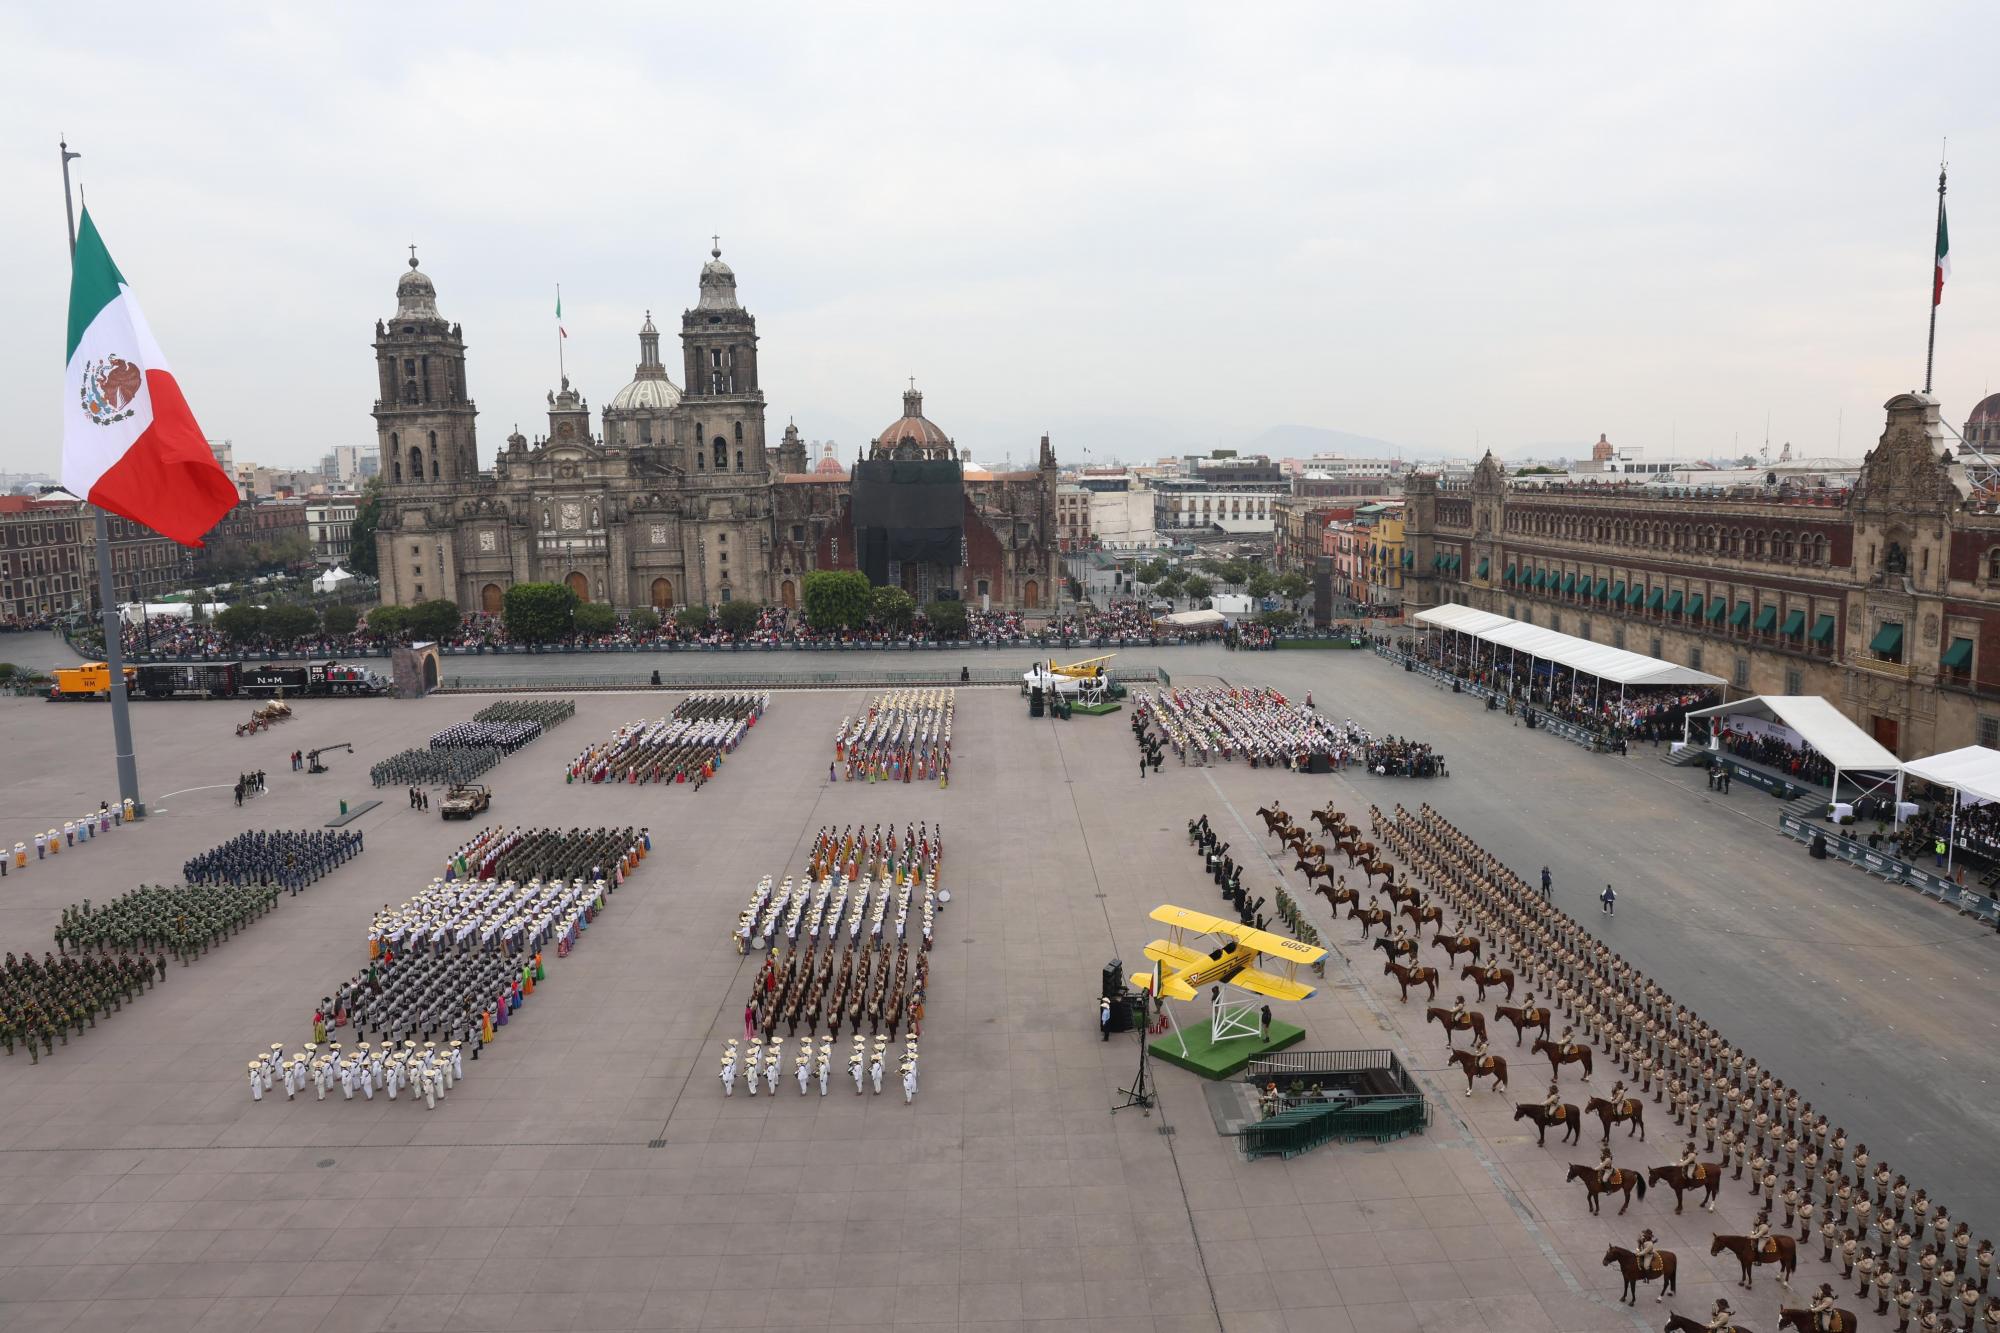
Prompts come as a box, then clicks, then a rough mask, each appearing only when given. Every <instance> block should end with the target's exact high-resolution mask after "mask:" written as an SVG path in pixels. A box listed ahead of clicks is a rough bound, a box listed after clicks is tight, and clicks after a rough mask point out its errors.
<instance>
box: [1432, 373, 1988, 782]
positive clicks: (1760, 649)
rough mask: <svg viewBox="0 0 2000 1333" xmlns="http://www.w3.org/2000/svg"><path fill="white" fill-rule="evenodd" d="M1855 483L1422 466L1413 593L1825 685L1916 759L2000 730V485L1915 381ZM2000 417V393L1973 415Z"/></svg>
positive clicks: (1821, 691) (1715, 668)
mask: <svg viewBox="0 0 2000 1333" xmlns="http://www.w3.org/2000/svg"><path fill="white" fill-rule="evenodd" d="M1887 411H1888V424H1887V426H1886V427H1885V428H1884V430H1883V432H1882V437H1881V439H1880V440H1879V441H1878V442H1877V443H1876V445H1875V447H1874V449H1873V450H1871V451H1870V452H1869V454H1868V455H1867V458H1866V459H1865V461H1864V462H1863V464H1862V466H1861V469H1860V473H1859V477H1858V479H1857V480H1856V482H1855V484H1854V485H1853V486H1852V488H1851V489H1850V488H1844V487H1841V488H1834V487H1810V486H1800V487H1792V486H1780V485H1768V486H1756V487H1738V488H1728V489H1723V488H1715V489H1707V490H1705V489H1704V488H1701V487H1698V486H1696V487H1682V488H1662V487H1659V486H1657V485H1653V486H1648V485H1643V484H1627V483H1611V484H1595V483H1587V482H1584V483H1579V482H1578V481H1577V480H1575V479H1574V478H1572V479H1571V480H1569V481H1567V482H1564V483H1561V484H1556V485H1548V486H1534V485H1527V484H1521V482H1520V481H1519V480H1518V479H1517V480H1516V481H1515V482H1513V483H1510V482H1509V480H1508V479H1507V478H1506V477H1505V475H1504V473H1503V472H1502V469H1501V467H1500V465H1499V463H1498V462H1497V461H1496V460H1495V459H1494V458H1493V456H1492V455H1491V454H1490V453H1489V454H1488V455H1487V456H1486V457H1485V458H1483V459H1482V460H1481V461H1480V463H1479V466H1478V467H1477V468H1476V469H1475V470H1474V472H1473V474H1472V477H1471V479H1470V481H1468V482H1464V483H1442V482H1440V481H1439V479H1438V478H1437V477H1435V476H1430V475H1418V476H1415V477H1413V478H1411V480H1410V481H1409V482H1408V484H1407V485H1406V488H1405V494H1406V497H1407V515H1406V516H1407V520H1408V522H1407V528H1406V550H1407V553H1408V554H1407V556H1406V557H1405V558H1406V561H1407V564H1408V570H1407V573H1406V576H1405V584H1404V595H1403V596H1404V601H1403V606H1404V609H1405V611H1417V610H1422V609H1424V608H1427V607H1431V606H1435V605H1437V604H1439V603H1441V602H1456V603H1459V604H1461V605H1466V606H1473V607H1477V608H1478V609H1480V610H1482V611H1490V612H1493V613H1496V614H1499V615H1505V616H1511V617H1514V618H1517V619H1520V620H1524V621H1531V622H1533V623H1534V624H1537V625H1543V626H1546V627H1549V628H1552V629H1556V630H1559V631H1562V632H1565V633H1569V634H1575V635H1579V636H1581V637H1583V638H1587V639H1592V640H1595V641H1597V642H1600V643H1609V644H1612V645H1614V646H1616V647H1620V648H1625V649H1627V650H1629V651H1633V652H1639V653H1645V654H1648V655H1651V656H1653V657H1660V658H1665V659H1667V660H1669V661H1673V662H1679V663H1685V664H1686V665H1688V666H1691V667H1694V668H1696V669H1697V670H1701V671H1706V672H1709V673H1710V674H1712V675H1717V676H1720V677H1722V678H1723V679H1724V680H1726V681H1728V682H1729V683H1730V685H1731V686H1732V687H1733V691H1732V693H1734V694H1738V695H1748V694H1817V695H1822V696H1824V697H1825V698H1826V699H1828V700H1830V701H1831V702H1832V703H1834V704H1835V705H1836V706H1837V707H1839V708H1840V709H1841V710H1842V711H1844V712H1845V713H1846V714H1847V715H1848V716H1849V717H1851V718H1853V719H1854V720H1855V721H1856V722H1857V723H1858V724H1859V725H1861V726H1862V727H1864V728H1866V729H1868V730H1869V731H1871V732H1872V733H1873V734H1874V736H1875V737H1876V739H1877V740H1879V741H1881V743H1882V744H1883V745H1884V746H1886V747H1888V748H1889V749H1891V750H1893V751H1895V752H1896V753H1897V754H1898V755H1901V756H1903V757H1905V758H1908V757H1911V756H1915V755H1924V754H1933V753H1937V752H1939V751H1944V750H1951V749H1955V748H1957V747H1960V746H1964V745H1971V744H1974V743H1977V744H1981V745H1986V746H2000V501H1996V495H1995V493H1994V491H1993V489H1992V487H1991V485H1990V481H1989V477H1988V472H1987V469H1986V468H1985V466H1984V461H1983V459H1981V458H1979V456H1978V455H1976V454H1974V453H1973V452H1972V450H1971V449H1970V448H1969V447H1968V448H1966V449H1963V450H1954V448H1953V447H1952V445H1951V442H1950V441H1949V440H1948V439H1947V438H1946V432H1945V430H1944V427H1943V424H1942V421H1941V419H1940V417H1939V413H1938V404H1937V401H1936V399H1934V398H1931V397H1929V396H1927V395H1924V394H1919V393H1907V394H1901V395H1898V396H1897V397H1895V398H1892V399H1890V400H1889V402H1888V404H1887ZM1996 424H2000V395H1996V396H1995V397H1993V398H1989V399H1987V400H1986V401H1985V402H1982V403H1981V404H1980V405H1979V407H1978V408H1977V409H1975V411H1974V412H1973V414H1972V418H1971V420H1970V421H1969V422H1968V423H1967V426H1966V431H1965V435H1964V439H1965V440H1966V441H1967V442H1968V446H1970V445H1971V444H1974V443H1980V442H1984V441H1985V440H1987V439H1988V438H1990V436H1991V435H1992V433H1993V431H1994V428H1995V426H1996Z"/></svg>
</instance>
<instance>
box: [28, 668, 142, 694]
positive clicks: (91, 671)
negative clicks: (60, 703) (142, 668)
mask: <svg viewBox="0 0 2000 1333" xmlns="http://www.w3.org/2000/svg"><path fill="white" fill-rule="evenodd" d="M55 677H56V683H55V684H53V685H51V686H49V698H50V699H51V700H65V699H108V698H110V697H111V668H110V667H109V666H107V665H105V664H104V663H103V662H85V663H84V664H83V665H82V666H79V667H58V668H56V672H55ZM138 678H139V671H138V668H137V667H126V668H125V688H126V690H127V691H128V692H129V691H130V690H131V688H132V683H133V682H134V681H136V680H137V679H138Z"/></svg>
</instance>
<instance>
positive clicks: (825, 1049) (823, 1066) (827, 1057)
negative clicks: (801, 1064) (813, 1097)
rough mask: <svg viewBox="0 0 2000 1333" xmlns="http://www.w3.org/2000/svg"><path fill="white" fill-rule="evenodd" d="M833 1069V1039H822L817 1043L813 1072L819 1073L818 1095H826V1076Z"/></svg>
mask: <svg viewBox="0 0 2000 1333" xmlns="http://www.w3.org/2000/svg"><path fill="white" fill-rule="evenodd" d="M832 1071H833V1039H832V1038H830V1037H829V1038H826V1039H823V1040H822V1041H821V1042H820V1044H819V1060H818V1062H817V1064H815V1066H814V1069H813V1072H814V1073H816V1074H818V1075H819V1095H820V1096H822V1097H824V1096H826V1078H827V1075H828V1074H829V1073H831V1072H832Z"/></svg>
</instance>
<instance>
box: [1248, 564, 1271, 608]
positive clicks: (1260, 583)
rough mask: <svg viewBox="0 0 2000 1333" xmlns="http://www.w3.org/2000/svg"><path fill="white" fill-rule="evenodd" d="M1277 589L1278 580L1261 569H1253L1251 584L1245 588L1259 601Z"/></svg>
mask: <svg viewBox="0 0 2000 1333" xmlns="http://www.w3.org/2000/svg"><path fill="white" fill-rule="evenodd" d="M1277 590H1278V581H1277V580H1276V579H1275V578H1273V577H1271V575H1269V574H1268V573H1266V572H1265V571H1263V570H1261V569H1258V570H1252V571H1251V573H1250V583H1249V586H1248V587H1247V588H1245V589H1244V591H1245V592H1247V593H1249V594H1250V595H1251V596H1252V597H1255V598H1256V599H1258V600H1259V601H1262V600H1263V599H1264V598H1266V597H1269V596H1270V595H1271V594H1272V593H1274V592H1276V591H1277Z"/></svg>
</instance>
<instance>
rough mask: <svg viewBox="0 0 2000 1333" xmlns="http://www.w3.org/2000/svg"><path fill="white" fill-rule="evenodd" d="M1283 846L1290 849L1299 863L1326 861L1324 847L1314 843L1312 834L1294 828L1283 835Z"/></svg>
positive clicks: (1321, 844) (1322, 844)
mask: <svg viewBox="0 0 2000 1333" xmlns="http://www.w3.org/2000/svg"><path fill="white" fill-rule="evenodd" d="M1284 841H1285V846H1287V847H1289V848H1291V849H1292V851H1293V853H1294V854H1296V855H1297V856H1298V858H1299V859H1300V860H1301V861H1324V860H1326V845H1325V844H1324V843H1318V842H1314V841H1313V840H1312V834H1310V833H1308V832H1306V831H1305V830H1304V829H1302V828H1295V829H1293V830H1292V831H1291V832H1289V833H1287V834H1285V838H1284Z"/></svg>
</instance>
